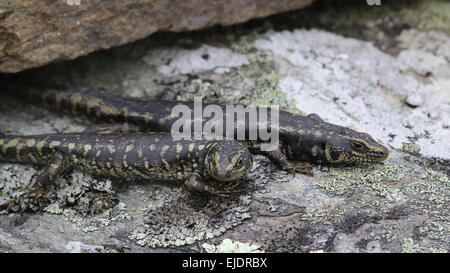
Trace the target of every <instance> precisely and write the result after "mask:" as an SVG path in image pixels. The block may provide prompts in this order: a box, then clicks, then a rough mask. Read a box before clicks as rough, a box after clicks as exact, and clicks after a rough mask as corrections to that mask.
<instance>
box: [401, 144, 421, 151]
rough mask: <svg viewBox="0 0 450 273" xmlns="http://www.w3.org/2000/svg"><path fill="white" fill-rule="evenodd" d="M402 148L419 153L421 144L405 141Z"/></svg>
mask: <svg viewBox="0 0 450 273" xmlns="http://www.w3.org/2000/svg"><path fill="white" fill-rule="evenodd" d="M402 150H403V151H405V152H410V153H419V152H420V146H419V145H417V144H414V143H406V142H405V143H403V146H402Z"/></svg>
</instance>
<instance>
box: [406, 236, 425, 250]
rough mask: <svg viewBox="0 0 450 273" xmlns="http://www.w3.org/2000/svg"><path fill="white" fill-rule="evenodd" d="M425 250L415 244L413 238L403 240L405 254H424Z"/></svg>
mask: <svg viewBox="0 0 450 273" xmlns="http://www.w3.org/2000/svg"><path fill="white" fill-rule="evenodd" d="M422 251H423V248H422V247H421V246H420V245H418V244H415V243H414V240H413V239H412V238H406V239H404V240H403V243H402V252H403V253H418V252H422Z"/></svg>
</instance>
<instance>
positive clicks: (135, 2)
mask: <svg viewBox="0 0 450 273" xmlns="http://www.w3.org/2000/svg"><path fill="white" fill-rule="evenodd" d="M312 1H313V0H279V1H272V0H172V1H167V0H129V1H122V0H117V1H101V2H100V1H94V0H58V1H55V0H22V1H1V2H0V72H18V71H21V70H24V69H27V68H31V67H36V66H41V65H44V64H47V63H49V62H52V61H57V60H65V59H73V58H76V57H78V56H80V55H85V54H87V53H89V52H92V51H95V50H99V49H106V48H110V47H112V46H117V45H121V44H125V43H129V42H132V41H135V40H137V39H141V38H143V37H146V36H148V35H150V34H151V33H153V32H155V31H185V30H194V29H199V28H202V27H206V26H212V25H216V24H220V25H230V24H235V23H240V22H244V21H247V20H249V19H251V18H258V17H263V16H267V15H270V14H274V13H278V12H283V11H288V10H293V9H299V8H302V7H304V6H306V5H309V4H310V3H311V2H312Z"/></svg>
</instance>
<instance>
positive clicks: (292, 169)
mask: <svg viewBox="0 0 450 273" xmlns="http://www.w3.org/2000/svg"><path fill="white" fill-rule="evenodd" d="M281 169H282V170H284V171H287V172H289V173H302V174H306V175H310V176H313V172H312V166H311V164H309V163H305V162H295V163H291V162H289V164H288V165H287V166H283V167H282V168H281Z"/></svg>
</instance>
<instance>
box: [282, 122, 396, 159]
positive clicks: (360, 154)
mask: <svg viewBox="0 0 450 273" xmlns="http://www.w3.org/2000/svg"><path fill="white" fill-rule="evenodd" d="M307 119H308V121H306V122H307V123H308V126H307V129H304V130H303V132H302V134H301V136H297V137H292V136H290V137H288V139H287V142H288V143H287V144H288V147H289V146H290V147H292V148H291V149H290V151H288V154H290V157H292V158H293V159H300V160H308V161H312V162H318V163H332V164H353V163H362V162H381V161H383V160H385V159H386V158H387V157H388V156H389V150H388V149H387V148H386V147H384V146H383V145H381V144H380V143H378V142H377V141H375V140H374V139H373V138H372V137H371V136H370V135H369V134H367V133H363V132H358V131H355V130H353V129H350V128H347V127H342V126H338V125H334V124H331V123H327V122H325V121H323V120H322V119H321V118H320V117H318V116H317V115H315V114H310V115H309V116H308V117H307ZM299 139H300V140H299Z"/></svg>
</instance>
